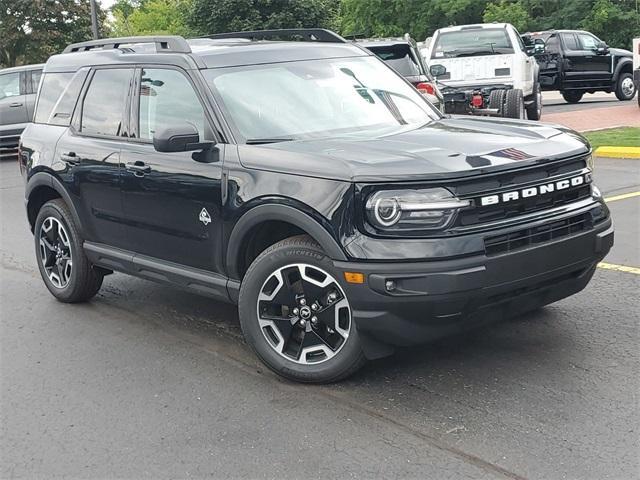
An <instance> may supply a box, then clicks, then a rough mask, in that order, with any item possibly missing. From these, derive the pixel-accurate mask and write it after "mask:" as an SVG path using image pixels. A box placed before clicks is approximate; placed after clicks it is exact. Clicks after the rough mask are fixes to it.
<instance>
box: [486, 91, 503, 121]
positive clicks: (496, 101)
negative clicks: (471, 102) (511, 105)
mask: <svg viewBox="0 0 640 480" xmlns="http://www.w3.org/2000/svg"><path fill="white" fill-rule="evenodd" d="M504 94H505V91H504V90H492V91H491V93H490V94H489V108H497V109H498V115H499V116H502V114H503V107H504Z"/></svg>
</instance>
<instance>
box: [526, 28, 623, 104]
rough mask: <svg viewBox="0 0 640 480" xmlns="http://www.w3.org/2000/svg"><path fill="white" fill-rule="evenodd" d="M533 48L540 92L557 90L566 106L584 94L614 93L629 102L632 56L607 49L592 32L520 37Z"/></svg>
mask: <svg viewBox="0 0 640 480" xmlns="http://www.w3.org/2000/svg"><path fill="white" fill-rule="evenodd" d="M523 40H524V41H525V43H526V44H528V45H533V46H535V45H536V44H538V45H544V47H543V48H540V49H536V50H535V51H536V52H538V53H536V54H535V58H536V60H537V61H538V65H540V85H541V87H542V89H543V90H560V92H561V93H562V96H563V97H564V99H565V100H566V101H567V102H569V103H578V102H579V101H580V100H581V99H582V97H583V96H584V94H585V93H595V92H607V93H611V92H614V93H615V94H616V97H617V98H618V100H631V99H632V98H633V96H634V95H635V93H636V87H635V85H634V82H633V73H632V72H633V66H632V53H631V52H630V51H628V50H623V49H621V48H610V47H609V46H607V44H606V43H605V42H603V41H602V40H600V39H599V38H598V37H596V36H595V35H593V34H592V33H589V32H585V31H582V30H549V31H545V32H534V33H527V34H525V35H523Z"/></svg>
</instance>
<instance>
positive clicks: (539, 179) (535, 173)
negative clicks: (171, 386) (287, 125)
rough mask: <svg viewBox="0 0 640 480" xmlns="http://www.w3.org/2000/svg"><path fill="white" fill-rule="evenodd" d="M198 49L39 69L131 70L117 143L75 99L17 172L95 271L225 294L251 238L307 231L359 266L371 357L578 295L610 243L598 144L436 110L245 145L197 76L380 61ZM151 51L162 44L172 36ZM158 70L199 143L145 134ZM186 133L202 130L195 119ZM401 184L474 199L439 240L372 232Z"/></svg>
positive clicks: (538, 127) (248, 45) (37, 137)
mask: <svg viewBox="0 0 640 480" xmlns="http://www.w3.org/2000/svg"><path fill="white" fill-rule="evenodd" d="M201 40H202V41H203V42H204V43H198V44H197V45H198V46H196V44H194V45H192V46H193V51H192V52H191V53H179V52H177V51H164V52H163V53H140V52H138V53H136V52H133V51H130V50H128V49H126V48H124V49H120V48H108V49H104V50H102V49H99V48H94V47H93V46H92V44H82V45H80V46H78V47H77V49H79V50H82V49H83V48H85V47H87V48H88V47H91V49H90V50H89V51H77V52H74V53H67V54H63V55H57V56H54V57H52V59H50V60H49V62H48V63H47V66H46V67H45V75H46V74H47V73H49V72H73V71H75V70H77V69H78V68H80V67H85V66H91V69H92V71H91V73H90V74H89V76H88V77H87V78H88V79H89V81H88V82H87V83H89V84H90V82H91V79H92V78H94V77H95V76H96V74H95V73H94V71H95V70H96V69H104V68H107V67H108V68H112V67H113V66H119V67H120V68H122V66H125V67H126V70H127V71H131V72H132V74H131V80H130V83H129V84H128V87H127V88H128V90H127V92H128V93H127V94H126V100H125V102H124V106H123V107H122V109H123V112H122V118H121V119H120V120H121V121H120V122H119V123H117V125H118V128H117V130H116V133H115V134H113V135H111V136H106V135H101V134H97V135H88V134H86V132H85V130H83V128H84V126H83V125H82V122H81V121H80V118H81V115H82V109H81V108H77V107H76V108H75V111H74V113H73V117H72V118H71V119H70V120H69V125H68V126H53V125H46V124H31V125H29V126H28V127H27V128H26V129H25V132H24V134H23V137H22V141H21V146H20V167H21V170H22V172H23V175H24V177H25V182H26V192H25V196H26V202H27V211H28V218H29V221H30V223H31V226H32V227H33V224H34V221H35V216H36V215H37V210H38V208H39V207H40V206H41V205H42V204H43V203H44V202H45V201H47V200H48V199H51V198H55V197H61V198H63V199H64V201H65V202H66V203H67V204H68V205H69V208H70V210H71V211H72V214H73V216H74V220H76V222H77V224H78V227H79V228H80V230H81V231H82V236H83V239H84V241H85V242H84V249H85V252H86V254H87V256H88V257H89V259H90V260H91V261H92V262H93V264H94V265H96V266H98V267H101V268H104V269H109V270H118V271H123V272H126V273H129V274H132V275H137V276H140V277H143V278H147V279H150V280H154V281H160V282H165V283H170V284H174V285H177V286H180V287H183V288H188V289H191V290H195V291H197V292H200V293H204V294H207V295H211V296H213V297H215V298H217V299H221V300H225V301H231V302H237V301H238V292H239V289H240V286H241V284H242V281H243V275H244V273H245V272H246V269H247V267H248V265H249V264H250V263H251V261H253V259H254V258H255V256H257V255H258V254H259V253H260V252H261V251H263V250H264V249H266V248H267V247H268V246H269V245H270V244H260V243H258V244H256V242H257V240H256V241H255V242H254V240H255V239H256V236H257V235H258V232H260V234H261V235H262V236H261V237H260V238H261V241H265V240H264V239H265V238H266V239H270V236H269V233H273V234H274V235H275V236H276V241H279V240H282V239H283V238H287V237H289V236H292V235H299V234H307V235H309V236H311V237H312V238H313V239H314V240H315V241H316V242H317V243H318V244H319V245H320V246H321V248H322V250H324V252H325V253H326V255H327V256H328V257H329V258H330V259H331V260H332V261H333V262H334V265H335V266H336V268H337V269H338V270H344V271H355V272H362V273H364V274H365V278H366V282H365V284H363V285H352V284H347V283H346V282H345V281H344V280H343V279H342V277H340V280H339V281H340V283H341V285H342V286H343V287H344V289H345V291H347V293H348V295H349V298H350V302H351V301H353V306H354V319H355V321H356V324H357V327H358V329H359V330H360V331H361V333H362V337H363V339H364V340H363V341H364V342H365V349H366V354H367V355H368V356H370V357H375V356H378V355H380V354H381V352H386V350H385V348H384V347H381V346H380V342H379V341H380V340H381V341H382V343H385V342H386V343H393V344H399V345H402V344H407V343H411V342H412V341H419V340H421V339H426V338H432V337H434V336H437V335H439V334H440V333H444V332H449V331H452V330H454V329H455V328H458V327H459V326H460V325H461V324H463V323H468V322H470V321H471V322H472V321H473V315H472V314H474V313H475V312H477V311H481V310H485V309H488V308H489V307H491V308H494V307H497V308H499V309H503V308H504V309H506V308H507V307H509V309H512V310H513V311H519V310H522V309H523V308H531V307H532V306H539V305H543V304H545V303H548V302H551V301H555V300H557V299H560V298H563V297H564V296H567V295H570V294H572V293H575V292H577V291H579V290H580V289H582V288H583V287H584V286H585V285H586V283H587V282H588V280H589V278H590V276H591V275H592V273H593V268H594V266H595V264H596V263H597V262H598V261H599V260H600V259H601V258H603V257H604V255H605V254H606V253H607V252H608V250H609V249H610V247H611V244H612V241H613V233H612V227H611V222H610V220H609V212H608V210H607V208H606V205H605V204H604V202H603V200H602V199H601V198H600V197H599V195H598V194H597V191H596V190H595V189H593V188H592V186H591V185H590V183H591V179H590V172H591V164H590V159H589V157H590V153H591V151H590V146H589V144H588V142H587V141H586V140H585V139H584V138H583V137H581V136H580V135H579V134H577V133H575V132H573V131H570V130H568V129H565V128H564V127H560V126H556V125H549V124H543V123H537V122H536V123H530V122H526V121H519V120H508V119H495V120H493V119H488V118H478V117H459V118H458V117H442V116H441V115H440V114H435V116H434V119H433V120H432V121H430V122H428V123H426V124H424V125H422V124H420V125H421V126H419V127H418V128H413V127H412V128H411V129H409V128H406V129H400V133H395V134H392V135H385V136H380V135H379V136H371V135H370V136H365V135H360V136H359V135H356V134H353V135H350V136H326V137H324V138H312V139H308V140H293V141H275V142H273V143H268V142H266V143H263V144H244V143H237V142H236V140H235V138H234V135H233V132H232V131H231V129H230V128H229V127H228V123H227V122H226V121H225V111H224V110H223V109H221V108H220V106H219V104H218V103H217V102H216V99H215V97H214V95H213V94H212V91H211V90H210V86H207V85H206V83H205V82H204V80H203V76H202V74H201V72H199V69H203V68H218V67H226V66H232V65H243V64H252V63H260V62H265V63H266V62H279V61H295V60H299V59H322V58H336V57H349V56H365V55H370V53H368V52H366V51H364V49H362V48H360V47H358V46H356V45H353V44H349V43H335V44H334V43H322V44H320V45H318V44H313V43H310V42H300V43H291V42H240V41H235V40H233V39H231V40H229V39H218V40H216V39H214V40H207V39H201ZM105 42H106V40H105ZM111 42H114V40H111ZM206 42H211V43H206ZM107 43H108V42H107ZM116 43H118V42H116ZM152 43H154V48H160V47H158V45H160V46H161V45H162V40H158V41H154V42H152ZM83 45H85V46H84V47H83ZM100 45H102V44H100ZM118 45H119V43H118ZM175 45H177V48H179V49H183V50H186V49H187V47H185V44H184V43H182V42H178V43H176V44H175ZM113 46H115V45H113ZM113 46H112V47H113ZM74 48H76V47H74ZM189 48H190V47H189ZM169 50H170V49H169ZM376 61H377V60H376ZM159 66H162V67H165V69H169V70H179V71H180V72H182V74H184V76H185V78H186V79H188V82H189V85H190V86H191V87H193V89H194V92H195V93H196V96H197V98H198V99H199V100H200V101H201V103H202V107H203V109H202V110H203V117H200V118H201V119H203V121H204V124H205V125H204V126H203V131H204V133H202V132H199V134H200V135H202V136H201V137H200V142H203V143H200V142H197V143H196V144H195V145H196V147H194V148H193V149H192V150H189V151H171V152H168V151H163V152H160V151H157V149H156V148H155V147H154V143H153V139H155V138H156V134H157V132H159V131H162V128H163V127H165V125H155V124H154V126H153V128H152V127H151V121H148V123H147V124H146V128H147V130H146V133H145V135H146V137H145V138H144V139H141V138H140V137H141V134H140V133H141V132H140V131H141V130H142V128H140V127H139V123H140V125H142V123H141V122H139V119H138V116H140V117H142V113H140V112H143V110H141V108H140V104H141V103H142V100H141V99H143V98H144V100H145V102H147V103H146V107H145V108H147V110H145V111H144V112H145V115H148V117H149V118H151V113H149V112H151V111H152V110H153V108H156V107H153V108H152V107H150V106H149V105H151V103H150V99H152V97H154V96H156V95H158V93H157V92H156V91H155V90H153V88H152V87H161V86H162V85H163V83H162V81H159V80H157V79H155V80H151V79H150V78H144V73H142V74H141V72H144V71H145V69H156V68H158V67H159ZM98 71H99V70H98ZM144 82H146V84H145V85H144V86H141V84H142V83H144ZM154 82H155V83H154ZM88 89H90V85H89V86H87V85H85V86H84V87H83V89H82V92H81V93H80V98H81V99H84V98H85V97H86V96H87V92H88ZM165 92H166V90H165ZM172 92H173V91H172ZM183 103H185V102H183ZM178 106H179V105H178ZM98 113H102V112H98ZM139 113H140V115H139ZM169 116H170V115H169ZM178 117H179V116H178ZM82 118H84V117H82ZM172 120H175V119H174V118H173V117H172ZM83 121H84V120H83ZM180 122H182V123H180ZM178 123H180V125H179V126H184V125H185V124H188V125H191V131H192V132H193V129H195V127H194V126H193V125H192V123H193V122H192V123H189V122H186V121H185V120H184V116H183V117H180V118H179V120H178ZM83 132H85V133H83ZM193 135H195V133H192V134H191V135H190V136H189V135H187V137H188V138H192V137H193ZM152 137H153V138H152ZM213 140H215V142H217V143H215V145H213V143H214V142H213ZM276 140H277V139H276ZM158 148H160V149H161V150H162V149H163V148H161V147H158ZM185 148H186V147H185ZM183 150H184V149H183ZM576 175H579V176H581V178H584V179H585V181H584V183H583V184H580V185H575V186H572V187H571V188H568V189H566V190H563V191H562V192H554V193H553V195H546V196H543V195H540V196H535V197H532V198H527V199H526V200H524V198H523V199H520V200H522V201H518V202H513V203H508V204H502V203H501V204H496V205H493V204H489V205H485V204H482V205H481V204H480V203H479V202H480V198H481V197H483V196H487V195H501V194H503V193H504V192H509V191H514V190H515V191H517V190H519V189H523V188H525V189H531V188H534V189H535V188H537V186H538V185H541V184H544V183H549V182H558V181H565V180H566V179H568V178H575V177H576ZM574 187H575V188H574ZM393 189H416V190H422V189H446V190H448V192H445V193H450V194H451V195H452V196H453V197H456V198H457V199H462V200H464V201H465V202H466V203H465V205H466V206H465V207H463V208H460V210H459V211H457V212H456V214H455V216H454V217H452V222H451V223H450V225H448V226H447V228H444V229H442V230H440V231H435V232H425V231H410V232H409V233H406V234H403V233H400V234H398V233H393V232H390V231H378V230H376V229H375V228H374V227H373V226H372V225H373V224H371V223H368V222H367V221H366V220H365V216H366V212H365V204H366V201H367V199H368V198H369V196H370V195H372V194H374V193H376V192H378V191H380V190H393ZM536 195H537V194H536ZM265 232H266V234H265ZM281 232H284V233H285V234H286V236H284V237H282V236H278V235H280V234H281ZM274 243H275V242H274ZM253 250H255V251H253ZM251 254H253V255H254V256H253V257H251ZM388 281H392V282H394V287H393V292H390V291H388V290H387V283H388ZM398 297H400V298H398ZM351 298H353V300H351ZM385 332H387V333H389V332H394V333H393V335H391V336H388V337H387V336H386V335H385ZM367 339H373V340H371V342H370V343H369V340H367ZM367 345H368V346H367Z"/></svg>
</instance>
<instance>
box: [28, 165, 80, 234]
mask: <svg viewBox="0 0 640 480" xmlns="http://www.w3.org/2000/svg"><path fill="white" fill-rule="evenodd" d="M54 198H61V199H62V200H63V201H64V202H65V203H66V204H67V206H68V207H69V210H70V211H71V215H72V216H73V220H74V222H76V225H77V226H78V228H79V230H80V231H83V229H82V222H81V221H80V216H79V215H78V212H77V211H76V208H75V205H74V204H73V202H72V201H71V197H70V196H69V193H68V192H67V191H66V190H65V188H64V186H63V185H62V183H61V182H60V181H59V180H58V179H57V178H55V177H54V176H53V175H50V174H48V173H46V172H38V173H36V174H34V175H33V176H32V177H31V178H30V179H29V181H28V182H27V188H26V190H25V202H26V207H27V218H28V220H29V226H30V227H31V231H32V232H33V228H34V226H35V223H36V218H37V217H38V212H39V211H40V209H41V208H42V206H43V205H44V204H45V203H46V202H48V201H49V200H52V199H54Z"/></svg>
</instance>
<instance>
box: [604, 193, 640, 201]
mask: <svg viewBox="0 0 640 480" xmlns="http://www.w3.org/2000/svg"><path fill="white" fill-rule="evenodd" d="M632 197H640V192H631V193H623V194H622V195H614V196H613V197H605V199H604V201H605V202H607V203H609V202H617V201H618V200H624V199H625V198H632Z"/></svg>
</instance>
